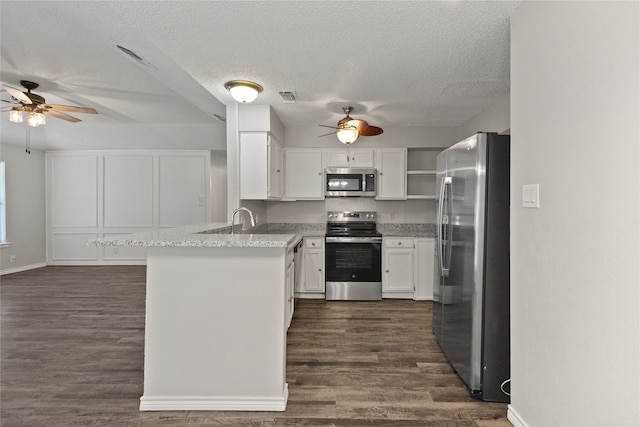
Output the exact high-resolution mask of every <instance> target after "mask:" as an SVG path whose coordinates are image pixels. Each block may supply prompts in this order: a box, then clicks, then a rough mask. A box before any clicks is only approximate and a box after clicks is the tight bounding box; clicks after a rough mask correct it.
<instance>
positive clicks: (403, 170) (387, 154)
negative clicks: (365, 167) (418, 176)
mask: <svg viewBox="0 0 640 427" xmlns="http://www.w3.org/2000/svg"><path fill="white" fill-rule="evenodd" d="M376 169H377V170H378V188H377V194H376V199H378V200H405V199H406V198H407V150H406V149H404V148H378V149H377V150H376Z"/></svg>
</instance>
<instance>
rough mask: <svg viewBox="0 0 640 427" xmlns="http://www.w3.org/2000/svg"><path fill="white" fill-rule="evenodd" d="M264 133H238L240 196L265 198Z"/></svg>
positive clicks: (252, 198)
mask: <svg viewBox="0 0 640 427" xmlns="http://www.w3.org/2000/svg"><path fill="white" fill-rule="evenodd" d="M268 157H269V152H268V141H267V134H266V133H241V134H240V198H241V199H245V200H265V199H266V198H267V188H268V175H269V158H268Z"/></svg>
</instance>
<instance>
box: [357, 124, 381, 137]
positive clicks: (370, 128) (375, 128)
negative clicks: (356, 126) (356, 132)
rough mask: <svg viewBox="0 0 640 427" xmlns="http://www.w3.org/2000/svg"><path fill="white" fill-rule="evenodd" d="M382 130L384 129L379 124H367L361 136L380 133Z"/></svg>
mask: <svg viewBox="0 0 640 427" xmlns="http://www.w3.org/2000/svg"><path fill="white" fill-rule="evenodd" d="M382 132H384V131H383V130H382V128H379V127H378V126H367V127H366V128H365V129H362V130H361V131H360V136H376V135H380V134H381V133H382Z"/></svg>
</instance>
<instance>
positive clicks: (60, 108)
mask: <svg viewBox="0 0 640 427" xmlns="http://www.w3.org/2000/svg"><path fill="white" fill-rule="evenodd" d="M42 107H43V108H45V109H47V110H49V111H51V110H55V111H70V112H72V113H86V114H98V112H97V111H96V110H94V109H93V108H86V107H76V106H75V105H59V104H45V105H43V106H42Z"/></svg>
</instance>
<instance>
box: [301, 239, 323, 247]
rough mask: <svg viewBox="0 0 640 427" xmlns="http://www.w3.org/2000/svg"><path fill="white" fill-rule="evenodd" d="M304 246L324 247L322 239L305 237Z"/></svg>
mask: <svg viewBox="0 0 640 427" xmlns="http://www.w3.org/2000/svg"><path fill="white" fill-rule="evenodd" d="M304 245H305V246H306V247H307V248H322V247H323V246H324V238H322V237H306V238H305V239H304Z"/></svg>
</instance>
